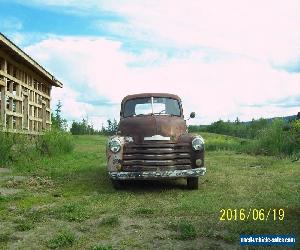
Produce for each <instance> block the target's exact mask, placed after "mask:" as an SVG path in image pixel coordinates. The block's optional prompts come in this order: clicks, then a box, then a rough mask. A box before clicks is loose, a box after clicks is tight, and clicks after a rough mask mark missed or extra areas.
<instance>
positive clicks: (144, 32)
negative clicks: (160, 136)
mask: <svg viewBox="0 0 300 250" xmlns="http://www.w3.org/2000/svg"><path fill="white" fill-rule="evenodd" d="M0 10H1V14H0V17H1V18H0V32H1V33H3V34H4V35H6V36H7V37H8V38H9V39H10V40H12V41H13V42H14V43H15V44H17V45H18V46H19V47H20V48H21V49H23V50H24V51H25V52H26V53H28V54H29V55H30V56H31V57H32V58H34V59H35V60H36V61H37V62H38V63H40V64H41V65H43V66H44V67H45V68H46V69H47V70H48V71H49V72H50V73H52V74H53V75H54V76H55V77H56V78H57V79H59V80H60V81H61V82H62V83H63V85H64V86H63V88H62V89H60V88H53V90H52V108H53V109H54V108H55V106H56V104H57V102H58V100H61V102H62V105H63V106H62V115H63V117H65V118H66V119H67V120H69V121H72V120H76V121H79V120H81V119H82V118H88V120H89V121H90V123H92V124H93V126H94V127H96V128H100V127H101V126H102V124H104V125H105V123H106V120H107V119H113V118H116V119H117V120H118V119H119V109H120V102H121V100H122V98H123V97H124V96H126V95H128V94H133V93H140V92H169V93H174V94H177V95H179V96H180V97H181V98H182V102H183V108H184V114H185V116H186V118H188V116H189V113H190V112H192V111H194V112H196V118H195V119H191V120H189V121H188V123H189V124H210V123H211V122H214V121H217V120H219V119H223V120H231V121H233V120H235V119H236V117H239V119H240V120H242V121H248V120H251V119H252V118H254V119H258V118H260V117H266V118H268V117H276V116H287V115H294V114H297V112H299V111H300V15H299V13H300V1H299V0H226V1H222V0H218V1H217V0H185V1H183V0H182V1H179V0H178V1H177V0H151V1H150V0H143V1H138V0H118V1H116V0H109V1H108V0H107V1H101V0H85V1H83V0H81V1H78V0H43V1H42V0H32V1H21V0H0Z"/></svg>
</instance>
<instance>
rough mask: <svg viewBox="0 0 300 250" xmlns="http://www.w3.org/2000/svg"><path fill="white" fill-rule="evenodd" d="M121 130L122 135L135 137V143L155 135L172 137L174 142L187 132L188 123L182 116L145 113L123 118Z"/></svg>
mask: <svg viewBox="0 0 300 250" xmlns="http://www.w3.org/2000/svg"><path fill="white" fill-rule="evenodd" d="M119 130H120V134H121V135H123V136H131V137H133V138H134V141H135V143H143V142H144V137H151V136H154V135H161V136H165V137H170V138H171V141H172V142H174V141H177V139H178V137H179V136H180V135H182V134H184V133H186V123H185V121H184V119H182V117H176V116H166V115H143V116H137V117H127V118H123V119H121V121H120V127H119Z"/></svg>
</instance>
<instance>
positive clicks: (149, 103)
mask: <svg viewBox="0 0 300 250" xmlns="http://www.w3.org/2000/svg"><path fill="white" fill-rule="evenodd" d="M123 114H124V117H128V116H137V115H151V114H154V115H175V116H180V115H181V112H180V105H179V102H178V100H176V99H172V98H167V97H144V98H136V99H132V100H128V101H126V102H125V105H124V110H123Z"/></svg>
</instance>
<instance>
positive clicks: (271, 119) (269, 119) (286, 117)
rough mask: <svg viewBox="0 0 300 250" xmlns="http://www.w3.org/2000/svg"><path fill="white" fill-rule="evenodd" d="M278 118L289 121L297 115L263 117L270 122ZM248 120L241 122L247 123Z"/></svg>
mask: <svg viewBox="0 0 300 250" xmlns="http://www.w3.org/2000/svg"><path fill="white" fill-rule="evenodd" d="M278 118H281V119H283V120H284V121H286V122H289V121H292V120H296V118H297V115H289V116H283V117H272V118H264V119H265V120H267V121H270V122H271V121H273V120H274V119H278ZM250 122H251V121H246V122H241V123H246V124H247V123H250Z"/></svg>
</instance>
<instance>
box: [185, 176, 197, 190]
mask: <svg viewBox="0 0 300 250" xmlns="http://www.w3.org/2000/svg"><path fill="white" fill-rule="evenodd" d="M198 179H199V178H198V177H189V178H187V187H188V189H198V187H199V182H198Z"/></svg>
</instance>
